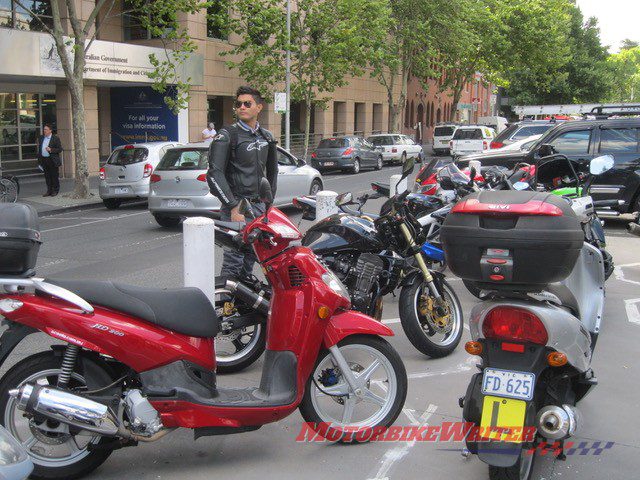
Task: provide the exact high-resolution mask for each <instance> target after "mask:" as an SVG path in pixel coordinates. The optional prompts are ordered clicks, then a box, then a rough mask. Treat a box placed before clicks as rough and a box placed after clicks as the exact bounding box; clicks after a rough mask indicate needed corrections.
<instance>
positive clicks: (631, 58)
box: [608, 47, 640, 103]
mask: <svg viewBox="0 0 640 480" xmlns="http://www.w3.org/2000/svg"><path fill="white" fill-rule="evenodd" d="M608 62H609V67H610V70H611V91H610V93H609V97H608V100H609V101H610V102H616V103H618V102H623V103H624V102H629V103H633V102H637V101H638V100H637V99H638V97H640V47H634V48H626V49H622V50H620V53H616V54H614V55H611V56H610V57H609V60H608Z"/></svg>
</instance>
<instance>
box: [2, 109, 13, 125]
mask: <svg viewBox="0 0 640 480" xmlns="http://www.w3.org/2000/svg"><path fill="white" fill-rule="evenodd" d="M16 118H17V114H16V111H15V110H0V125H15V124H16V121H17V120H16Z"/></svg>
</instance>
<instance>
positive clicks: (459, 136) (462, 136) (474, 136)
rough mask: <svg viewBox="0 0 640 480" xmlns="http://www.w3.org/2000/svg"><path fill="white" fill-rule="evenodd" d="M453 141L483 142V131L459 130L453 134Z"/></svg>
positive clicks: (477, 129)
mask: <svg viewBox="0 0 640 480" xmlns="http://www.w3.org/2000/svg"><path fill="white" fill-rule="evenodd" d="M453 140H482V130H481V129H479V128H459V129H458V130H456V133H454V134H453Z"/></svg>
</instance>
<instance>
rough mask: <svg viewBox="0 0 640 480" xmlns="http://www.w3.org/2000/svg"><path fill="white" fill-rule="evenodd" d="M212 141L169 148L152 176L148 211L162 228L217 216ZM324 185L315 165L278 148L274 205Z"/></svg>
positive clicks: (312, 192) (311, 191) (287, 202)
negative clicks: (211, 179)
mask: <svg viewBox="0 0 640 480" xmlns="http://www.w3.org/2000/svg"><path fill="white" fill-rule="evenodd" d="M208 169H209V144H206V143H197V144H188V145H183V146H180V147H177V148H172V149H170V150H169V151H168V152H167V154H166V155H165V157H164V158H163V159H162V161H161V162H160V164H159V165H158V167H157V168H156V170H155V171H154V172H153V174H152V175H151V191H150V192H149V211H150V212H151V213H152V214H153V216H154V218H155V219H156V222H158V224H159V225H160V226H162V227H177V226H178V225H180V222H182V219H183V218H185V217H193V216H203V217H217V216H218V215H219V213H220V207H221V204H220V200H218V198H217V197H215V196H214V195H212V194H211V191H210V190H209V185H208V183H207V171H208ZM322 188H323V182H322V175H320V172H318V170H316V169H315V168H312V167H310V166H309V165H307V164H306V163H305V162H304V161H302V160H299V159H297V158H296V157H294V156H293V155H291V154H290V153H289V152H287V151H286V150H284V149H282V148H280V147H278V189H277V191H276V198H275V200H274V204H275V205H277V206H281V205H288V204H291V203H292V202H293V197H299V196H301V195H315V194H317V193H318V192H319V191H320V190H322Z"/></svg>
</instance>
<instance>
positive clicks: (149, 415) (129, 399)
mask: <svg viewBox="0 0 640 480" xmlns="http://www.w3.org/2000/svg"><path fill="white" fill-rule="evenodd" d="M124 410H125V412H126V413H127V417H129V428H130V429H131V431H132V432H133V433H136V434H138V435H144V436H148V437H150V436H152V435H154V434H155V433H157V432H158V431H160V429H161V428H162V420H160V416H159V415H158V411H157V410H156V409H155V408H153V406H152V405H151V404H150V403H149V401H148V400H147V399H146V398H145V397H143V396H142V393H141V392H140V390H137V389H134V390H129V391H128V392H127V393H126V395H125V397H124Z"/></svg>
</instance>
